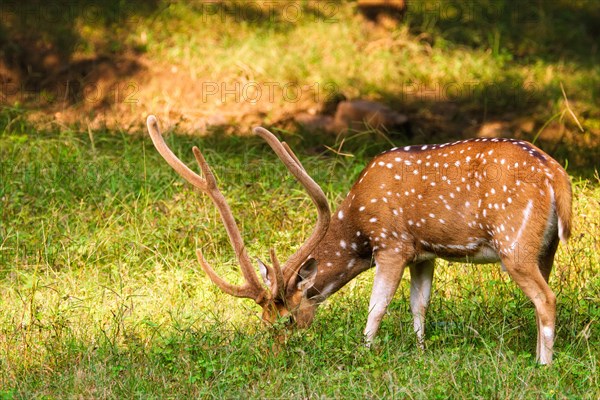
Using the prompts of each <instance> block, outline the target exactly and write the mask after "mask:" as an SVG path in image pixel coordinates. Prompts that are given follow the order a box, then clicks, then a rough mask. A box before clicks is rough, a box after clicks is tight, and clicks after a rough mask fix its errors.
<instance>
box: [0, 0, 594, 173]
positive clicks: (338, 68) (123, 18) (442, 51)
mask: <svg viewBox="0 0 600 400" xmlns="http://www.w3.org/2000/svg"><path fill="white" fill-rule="evenodd" d="M1 11H2V19H1V20H0V81H1V82H2V93H1V94H2V99H1V100H2V106H3V107H9V108H18V109H22V110H26V111H27V118H28V119H29V120H31V121H35V122H36V123H38V126H40V125H39V124H46V125H44V126H52V124H54V123H58V124H67V125H69V126H78V127H79V129H81V130H83V131H87V129H88V128H91V129H97V128H99V127H105V126H108V127H112V128H115V129H120V130H139V129H140V128H141V126H142V124H143V121H144V119H145V116H146V115H147V114H148V113H156V114H158V115H159V117H160V118H161V119H162V120H163V121H164V122H165V123H166V124H168V126H170V127H177V128H178V130H180V131H187V132H200V133H207V132H208V133H210V132H213V131H214V129H215V127H220V129H222V128H226V130H227V131H228V132H233V133H244V132H247V131H248V127H249V126H251V125H255V124H264V125H270V126H277V127H279V128H282V129H287V130H296V131H300V132H301V133H302V135H303V136H310V137H314V136H315V133H319V131H322V129H319V128H320V126H319V125H318V124H316V127H315V124H310V123H309V124H306V123H303V122H305V121H306V115H308V116H309V120H310V119H318V117H319V116H323V115H325V116H326V115H329V114H332V113H333V112H335V105H336V103H337V102H339V101H341V100H343V99H349V100H353V99H368V100H374V101H378V102H382V103H383V104H385V105H387V106H390V107H391V108H393V109H394V110H396V111H398V112H401V113H402V114H404V115H406V116H407V117H408V123H407V124H405V125H404V126H402V127H388V129H387V130H386V131H385V132H384V133H385V134H390V135H391V136H392V137H395V140H397V141H413V142H434V141H441V140H446V139H450V138H455V137H465V136H476V135H496V136H499V135H503V136H517V137H523V138H525V139H529V140H537V141H539V142H540V143H542V146H543V147H544V148H545V149H546V150H548V151H550V152H552V153H553V154H556V155H557V157H558V158H559V159H561V160H563V161H564V160H565V159H567V158H568V159H569V162H570V163H571V164H572V165H573V164H574V165H579V166H582V167H587V168H590V167H592V166H593V165H595V163H594V161H595V160H597V159H598V157H599V156H600V154H599V153H598V148H599V144H600V141H599V137H600V110H599V106H598V91H599V90H600V68H599V67H598V65H599V62H598V61H599V60H598V57H599V56H598V41H597V38H598V37H600V28H599V27H600V24H599V23H598V21H600V6H599V4H598V3H597V2H596V1H594V0H576V1H567V0H552V1H523V2H514V1H508V0H478V1H468V2H457V1H449V0H419V1H402V0H359V1H349V2H342V1H333V0H331V1H330V0H327V1H297V2H294V1H192V2H184V1H161V0H153V1H118V0H111V1H106V2H95V1H83V0H72V1H58V2H53V4H52V5H47V4H46V3H45V2H43V1H21V2H3V3H2V10H1ZM317 138H318V139H317V141H324V142H332V139H331V138H329V139H328V138H327V137H322V136H319V135H317Z"/></svg>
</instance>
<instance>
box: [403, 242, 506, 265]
mask: <svg viewBox="0 0 600 400" xmlns="http://www.w3.org/2000/svg"><path fill="white" fill-rule="evenodd" d="M434 258H442V259H444V260H447V261H454V262H464V263H472V264H490V263H497V262H500V256H499V255H498V253H497V252H496V250H494V249H493V248H491V247H489V246H487V245H484V244H482V245H479V246H477V247H476V248H473V247H470V246H460V245H447V246H442V245H429V248H428V249H427V250H426V251H421V252H420V253H419V254H417V256H416V257H415V262H420V261H425V260H432V259H434Z"/></svg>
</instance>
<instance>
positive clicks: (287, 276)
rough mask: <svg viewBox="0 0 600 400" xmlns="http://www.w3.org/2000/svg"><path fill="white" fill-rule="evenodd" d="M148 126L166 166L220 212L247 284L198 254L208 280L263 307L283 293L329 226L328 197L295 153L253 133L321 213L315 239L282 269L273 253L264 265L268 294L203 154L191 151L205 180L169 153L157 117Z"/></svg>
mask: <svg viewBox="0 0 600 400" xmlns="http://www.w3.org/2000/svg"><path fill="white" fill-rule="evenodd" d="M147 126H148V132H149V133H150V137H151V138H152V142H153V143H154V146H155V147H156V149H157V150H158V152H159V153H160V154H161V155H162V157H163V158H164V159H165V160H166V161H167V163H168V164H169V165H170V166H171V167H172V168H173V169H174V170H175V171H176V172H177V173H179V175H181V176H182V177H183V178H184V179H185V180H187V181H188V182H189V183H191V184H192V185H194V186H195V187H197V188H198V189H200V190H201V191H202V192H204V193H205V194H207V195H208V196H209V197H210V199H211V200H212V202H213V203H214V205H215V207H216V208H217V210H218V211H219V214H220V215H221V220H222V221H223V224H224V225H225V229H226V231H227V235H228V236H229V241H230V242H231V245H232V247H233V249H234V251H235V254H236V257H237V260H238V262H239V264H240V267H241V271H242V275H243V276H244V279H245V283H244V284H242V285H239V286H238V285H233V284H231V283H229V282H227V281H225V280H224V279H222V278H221V277H220V276H219V275H218V274H217V273H216V272H215V270H214V269H213V268H212V267H211V266H210V264H209V263H208V262H207V261H206V259H205V258H204V256H203V255H202V252H201V251H200V250H197V256H198V261H199V262H200V265H201V267H202V269H203V270H204V271H205V272H206V274H207V275H208V276H209V278H210V279H211V280H212V281H213V282H214V283H215V284H216V285H217V286H218V287H219V288H220V289H221V290H223V291H224V292H225V293H228V294H230V295H232V296H236V297H246V298H250V299H253V300H254V301H256V302H257V303H258V304H260V305H261V306H263V307H264V306H265V305H266V304H267V303H268V301H270V300H272V299H273V298H274V297H276V296H280V295H281V294H282V293H284V292H285V288H286V285H287V283H288V282H289V281H290V280H292V279H293V278H294V277H295V275H297V273H298V269H299V268H300V267H301V265H302V263H303V262H304V261H306V259H307V258H308V256H309V254H310V252H311V251H312V250H313V249H314V247H315V246H316V244H317V243H318V242H319V241H320V240H321V239H322V238H323V236H324V235H325V232H326V231H327V227H328V226H329V216H330V210H329V205H328V203H327V198H326V197H325V194H324V193H323V191H322V190H321V188H320V187H319V185H317V184H316V183H315V182H314V181H313V180H312V178H311V177H310V176H308V174H307V173H306V171H305V170H304V167H303V166H302V164H301V163H300V161H299V160H298V158H297V157H296V155H295V154H294V153H293V152H292V150H291V149H290V148H289V147H288V146H287V145H286V144H285V143H281V142H279V140H277V138H276V137H275V136H274V135H273V134H272V133H270V132H269V131H267V130H266V129H264V128H256V129H255V130H254V132H255V133H256V134H258V135H259V136H261V137H262V138H263V139H264V140H265V141H266V142H267V143H268V144H269V145H270V146H271V148H272V149H273V150H274V151H275V153H276V154H277V156H278V157H279V158H280V159H281V161H282V162H283V163H284V165H285V166H286V167H287V168H288V170H289V171H290V172H291V173H292V175H294V177H296V179H297V180H298V181H299V182H300V183H301V184H302V185H303V186H304V187H305V188H306V190H307V192H308V193H309V195H310V196H311V198H312V200H313V202H314V203H315V205H316V206H317V211H318V221H317V226H316V228H315V230H314V231H313V233H312V235H311V236H310V237H309V239H308V240H307V241H306V242H305V243H304V244H303V245H302V246H300V248H299V249H298V250H297V251H296V253H294V254H293V255H292V256H291V257H290V258H289V259H288V260H287V262H286V263H285V265H284V266H283V268H282V267H281V266H280V263H279V261H278V259H277V256H276V254H275V251H274V250H273V249H271V252H270V253H271V262H272V266H268V265H265V264H263V265H264V267H265V268H266V275H267V278H268V281H269V282H270V288H269V289H270V290H267V289H266V288H265V287H264V286H263V285H262V284H261V283H260V281H259V278H258V276H257V274H256V271H255V270H254V267H253V266H252V263H251V261H250V258H249V257H248V254H247V252H246V248H245V246H244V242H243V239H242V236H241V234H240V231H239V228H238V226H237V224H236V222H235V219H234V218H233V214H232V213H231V209H230V208H229V205H228V204H227V201H226V200H225V197H224V196H223V194H222V193H221V191H220V190H219V188H218V187H217V183H216V179H215V177H214V174H213V173H212V171H211V169H210V167H209V165H208V163H207V162H206V159H205V158H204V156H203V155H202V153H201V152H200V150H199V149H198V148H197V147H194V148H193V149H192V150H193V152H194V156H195V157H196V161H197V163H198V165H199V166H200V170H201V171H202V175H203V176H200V175H198V174H196V173H195V172H194V171H192V170H191V169H189V168H188V167H187V166H186V165H185V164H184V163H183V162H182V161H181V160H180V159H179V158H177V156H175V154H173V152H172V151H171V150H170V149H169V147H168V146H167V144H166V143H165V141H164V139H163V138H162V135H161V134H160V130H159V127H158V122H157V120H156V117H154V116H153V115H150V116H149V117H148V119H147Z"/></svg>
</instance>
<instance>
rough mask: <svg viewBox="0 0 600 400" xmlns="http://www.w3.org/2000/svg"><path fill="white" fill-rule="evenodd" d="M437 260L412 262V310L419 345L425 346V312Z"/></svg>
mask: <svg viewBox="0 0 600 400" xmlns="http://www.w3.org/2000/svg"><path fill="white" fill-rule="evenodd" d="M434 264H435V261H434V260H427V261H423V262H420V263H418V264H410V266H409V268H410V310H411V312H412V315H413V326H414V329H415V333H416V334H417V341H418V343H419V347H421V348H423V347H424V341H425V313H426V312H427V306H428V305H429V298H430V296H431V285H432V282H433V267H434Z"/></svg>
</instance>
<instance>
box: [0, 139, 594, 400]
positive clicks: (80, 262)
mask: <svg viewBox="0 0 600 400" xmlns="http://www.w3.org/2000/svg"><path fill="white" fill-rule="evenodd" d="M94 137H95V145H94V146H92V145H91V142H90V140H89V137H82V136H79V135H77V134H75V133H70V132H66V131H63V132H49V133H45V134H37V133H33V132H31V131H27V130H25V131H13V133H8V132H5V133H3V134H2V136H1V137H0V151H1V154H2V159H1V167H2V168H1V169H0V171H1V181H2V186H1V192H0V199H1V202H2V204H1V205H2V211H1V215H2V224H1V227H0V235H1V236H0V283H1V284H0V309H1V310H2V312H1V313H0V367H1V368H0V387H1V388H2V390H3V391H2V392H1V393H2V395H3V396H4V397H5V398H20V397H32V396H44V395H45V396H49V397H63V396H64V395H65V393H69V396H72V397H78V396H82V397H96V398H117V397H130V396H138V395H141V396H142V397H147V396H150V397H153V396H156V397H163V396H167V395H168V396H173V395H176V396H187V395H192V396H213V397H238V396H240V395H243V394H247V395H249V396H251V397H271V396H276V397H290V396H291V397H305V396H308V397H311V396H316V395H325V396H327V397H356V396H359V397H380V396H403V395H407V396H412V397H436V396H439V397H446V396H448V395H450V396H458V397H462V396H471V395H479V396H482V397H490V396H491V397H494V396H499V397H523V396H527V397H540V396H542V397H543V396H550V397H552V396H553V395H559V396H569V395H572V396H575V397H580V396H583V397H588V396H590V395H591V394H592V393H596V394H597V393H598V384H599V382H598V370H597V364H598V358H599V356H600V354H599V353H598V348H599V346H600V343H599V341H598V337H599V336H598V335H599V333H600V332H599V328H598V326H599V324H598V320H599V319H600V309H599V307H598V304H599V303H600V302H599V298H600V293H599V289H598V288H600V281H599V274H598V272H599V270H600V259H599V256H598V254H599V252H598V250H599V248H598V234H597V232H598V229H599V228H598V222H597V221H599V220H600V210H599V207H598V200H597V199H598V198H599V197H600V183H599V182H598V180H597V179H575V181H574V187H575V205H574V207H575V208H574V209H575V226H576V231H575V234H574V237H573V239H572V240H571V242H570V244H569V246H568V247H565V246H562V245H561V247H560V249H559V252H558V255H557V260H556V264H555V271H554V273H553V276H552V278H551V285H552V286H553V287H554V288H555V289H556V292H557V293H558V294H559V302H558V324H557V335H558V337H557V343H556V362H555V365H554V366H552V367H550V368H539V367H537V366H536V365H535V363H534V360H533V358H534V353H535V348H534V343H535V334H536V331H535V321H534V312H533V308H532V307H531V305H530V303H529V301H528V300H527V299H526V298H525V296H524V295H523V294H522V293H521V292H520V291H519V290H518V289H517V288H516V287H515V285H514V284H513V283H512V282H511V281H510V280H509V279H508V278H507V276H506V275H505V274H503V273H502V272H500V269H499V267H498V266H495V265H486V266H468V265H463V264H456V263H453V264H448V263H439V265H438V268H437V272H436V281H435V283H434V294H433V298H432V304H431V308H430V312H429V318H428V326H427V329H428V334H427V341H426V344H427V349H426V350H425V352H420V351H419V350H418V348H417V346H416V344H415V339H414V336H413V334H412V328H411V326H412V323H411V316H410V313H409V311H408V279H405V280H404V281H403V282H402V284H401V287H400V289H399V291H398V293H397V295H396V299H395V300H394V302H393V303H392V305H391V307H390V312H389V315H388V316H387V317H386V318H385V319H384V323H383V326H382V329H381V333H380V335H379V337H378V344H377V346H376V347H375V349H374V350H373V351H368V350H366V349H365V348H364V347H363V346H362V329H363V326H364V323H365V321H366V314H367V304H368V297H369V291H370V286H371V280H372V272H368V273H365V274H364V275H363V276H361V277H359V278H358V279H356V280H355V281H353V282H351V283H350V284H349V285H348V286H347V287H345V288H344V289H343V290H342V291H341V292H340V293H339V294H336V295H335V296H333V297H332V298H331V299H330V300H329V301H328V302H327V303H326V304H324V305H323V306H322V307H321V308H320V310H319V312H318V315H317V318H316V321H315V324H314V325H313V326H312V327H311V328H309V329H308V330H305V331H300V332H297V333H295V334H293V335H292V336H291V337H290V338H289V340H288V343H287V344H286V345H285V346H284V347H282V348H280V349H279V350H278V351H274V350H273V349H274V347H273V346H274V338H273V336H272V335H271V331H270V330H269V329H268V328H265V327H264V326H262V325H261V323H260V322H259V318H258V311H259V310H258V307H257V306H256V305H254V304H253V303H252V302H250V301H245V300H239V299H235V298H233V297H231V296H227V295H225V294H223V293H222V292H221V291H219V290H218V289H217V288H216V287H215V286H214V285H212V283H211V282H210V280H209V279H208V278H207V277H206V276H204V274H203V273H202V272H201V271H200V269H199V267H198V265H197V263H196V261H195V258H194V249H195V248H197V247H202V248H203V249H204V251H205V253H206V256H207V257H208V258H209V259H210V260H212V261H213V263H214V264H215V266H216V267H217V268H218V270H219V271H221V273H223V275H225V276H226V277H227V278H229V279H231V280H233V281H236V280H239V274H238V273H237V267H236V265H235V261H234V260H233V257H232V251H231V250H230V248H229V246H228V242H227V237H226V235H225V233H224V230H223V229H222V227H221V225H220V220H219V218H218V215H217V214H216V212H215V211H214V209H213V208H212V206H211V205H210V203H209V202H208V200H207V199H206V198H204V197H203V196H201V195H199V194H198V193H195V192H194V191H192V190H191V189H190V188H189V187H188V186H187V185H185V184H182V183H181V182H180V180H179V179H178V178H177V177H176V176H175V174H174V173H173V172H172V171H171V170H170V169H169V168H168V167H167V166H166V165H165V164H164V161H163V160H162V159H160V157H159V156H158V155H157V154H156V152H155V151H154V150H153V148H152V147H151V144H150V143H149V141H148V140H147V139H146V138H139V137H135V136H133V137H130V136H122V135H118V134H115V133H110V132H95V133H94ZM168 140H169V142H170V143H171V146H172V147H173V148H174V149H175V151H176V152H177V153H178V154H180V155H181V156H182V157H183V158H184V159H186V160H187V161H189V162H190V163H191V160H192V157H191V154H190V152H189V148H190V147H191V146H192V144H197V145H199V146H200V147H201V148H203V149H205V153H206V155H207V157H208V159H209V162H210V163H211V164H212V165H214V166H215V170H216V171H217V173H218V177H219V180H220V184H221V186H222V189H223V191H224V192H225V193H226V195H227V198H228V199H229V201H230V204H231V206H232V208H233V210H234V213H235V215H236V216H237V218H238V219H239V221H240V225H241V227H242V229H243V232H244V236H245V239H246V243H247V246H248V249H249V252H250V254H251V255H252V256H259V257H261V258H267V256H268V249H269V248H270V247H271V246H275V247H276V248H277V249H278V251H279V252H280V253H281V254H282V255H283V256H285V254H290V253H291V252H292V251H293V249H294V248H295V247H296V246H297V245H298V244H299V242H300V241H301V240H302V238H304V237H306V236H307V235H308V234H309V232H310V229H311V224H312V223H313V221H314V219H315V216H314V209H313V207H312V205H311V204H310V201H309V200H308V199H307V198H306V197H305V195H304V194H303V193H302V191H301V190H300V189H299V188H298V187H297V186H296V184H295V183H294V181H293V179H291V178H289V177H288V176H287V174H286V172H285V169H284V168H282V166H281V165H279V163H278V162H277V161H276V159H275V157H274V156H273V155H272V154H271V153H270V152H269V151H268V150H267V149H266V147H265V146H264V145H263V144H262V143H260V142H258V141H257V140H256V139H253V138H249V139H240V138H226V137H221V138H220V139H219V140H216V139H213V138H204V139H194V138H186V137H176V136H171V137H169V139H168ZM375 142H377V141H376V140H375ZM23 143H26V144H27V146H24V145H23ZM381 145H383V143H382V144H381ZM242 149H243V151H242ZM299 154H300V156H301V158H302V159H303V161H304V162H305V165H306V167H307V169H308V170H309V171H311V172H312V171H314V172H315V173H314V175H315V176H316V178H317V180H318V181H319V182H321V183H323V186H324V187H325V188H326V191H327V193H328V196H329V198H330V199H331V202H332V203H336V202H337V201H339V200H340V199H341V197H342V196H343V195H344V193H345V192H346V191H347V188H349V187H350V185H351V183H352V180H353V179H354V177H355V175H356V174H355V173H351V174H348V173H347V171H348V170H352V171H354V170H357V171H358V170H359V169H360V166H361V165H364V164H365V163H366V161H367V158H366V156H364V155H362V154H361V153H360V152H357V153H356V154H355V155H356V157H354V158H352V159H346V158H344V159H341V158H340V157H334V158H332V157H307V156H305V155H304V154H302V152H300V153H299ZM591 397H594V396H593V395H592V396H591Z"/></svg>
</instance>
